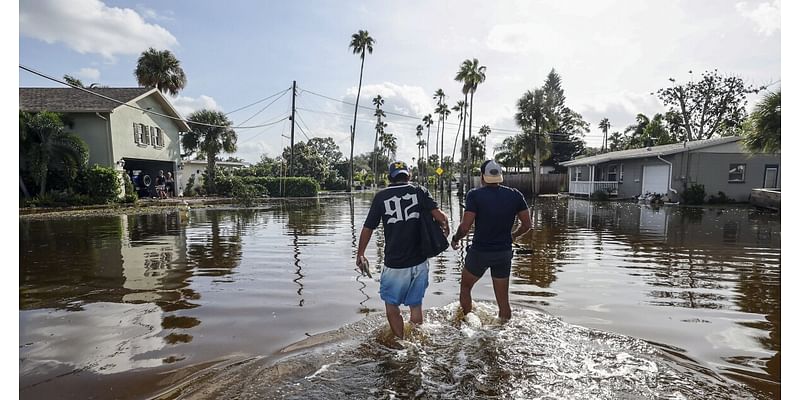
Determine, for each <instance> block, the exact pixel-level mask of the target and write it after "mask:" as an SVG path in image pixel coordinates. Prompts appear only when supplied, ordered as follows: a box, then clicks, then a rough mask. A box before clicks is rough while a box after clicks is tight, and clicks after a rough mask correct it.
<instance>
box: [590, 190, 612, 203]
mask: <svg viewBox="0 0 800 400" xmlns="http://www.w3.org/2000/svg"><path fill="white" fill-rule="evenodd" d="M589 199H590V200H592V201H608V192H607V191H605V190H595V191H594V193H592V195H591V196H589Z"/></svg>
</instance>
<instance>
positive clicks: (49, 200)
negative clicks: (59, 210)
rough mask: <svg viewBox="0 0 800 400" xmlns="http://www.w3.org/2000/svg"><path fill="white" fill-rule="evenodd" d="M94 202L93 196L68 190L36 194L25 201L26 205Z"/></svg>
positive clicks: (64, 204) (66, 205)
mask: <svg viewBox="0 0 800 400" xmlns="http://www.w3.org/2000/svg"><path fill="white" fill-rule="evenodd" d="M90 204H94V201H93V199H92V198H91V197H89V196H88V195H85V194H80V193H74V192H71V191H69V190H66V191H58V192H56V191H52V192H47V193H45V194H44V195H40V196H34V197H33V198H31V199H30V200H27V201H25V202H24V203H23V206H25V207H72V206H86V205H90Z"/></svg>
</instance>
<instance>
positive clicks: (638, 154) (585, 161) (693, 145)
mask: <svg viewBox="0 0 800 400" xmlns="http://www.w3.org/2000/svg"><path fill="white" fill-rule="evenodd" d="M741 139H742V138H741V137H740V136H728V137H720V138H714V139H706V140H695V141H691V142H681V143H673V144H665V145H661V146H653V147H646V148H642V149H630V150H620V151H613V152H611V153H603V154H598V155H596V156H591V157H584V158H578V159H575V160H570V161H565V162H562V163H560V164H561V165H562V166H565V167H574V166H578V165H595V164H602V163H604V162H609V161H615V160H627V159H631V158H645V157H656V156H659V155H661V156H666V155H669V154H675V153H680V152H683V151H686V150H689V151H691V150H697V149H703V148H706V147H711V146H717V145H720V144H725V143H731V142H736V141H739V140H741Z"/></svg>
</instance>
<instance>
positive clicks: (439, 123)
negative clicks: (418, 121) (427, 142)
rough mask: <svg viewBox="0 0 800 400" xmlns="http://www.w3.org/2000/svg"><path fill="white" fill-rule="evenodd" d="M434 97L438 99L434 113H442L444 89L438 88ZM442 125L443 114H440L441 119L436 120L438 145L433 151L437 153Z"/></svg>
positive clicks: (436, 142) (436, 141)
mask: <svg viewBox="0 0 800 400" xmlns="http://www.w3.org/2000/svg"><path fill="white" fill-rule="evenodd" d="M433 98H434V99H436V108H435V109H434V110H433V112H434V114H440V113H439V107H440V106H441V105H442V102H443V101H444V98H445V94H444V90H442V88H439V89H436V92H434V93H433ZM441 126H442V116H441V114H440V115H439V119H437V120H436V140H435V142H434V143H435V144H436V146H434V151H433V152H434V153H436V154H439V130H440V129H441Z"/></svg>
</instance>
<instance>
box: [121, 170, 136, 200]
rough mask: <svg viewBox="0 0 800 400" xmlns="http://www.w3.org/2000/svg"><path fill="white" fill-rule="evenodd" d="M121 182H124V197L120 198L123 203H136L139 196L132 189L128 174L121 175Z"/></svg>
mask: <svg viewBox="0 0 800 400" xmlns="http://www.w3.org/2000/svg"><path fill="white" fill-rule="evenodd" d="M122 180H123V181H124V182H125V197H123V198H122V202H123V203H136V202H137V201H138V200H139V195H138V194H137V193H136V190H135V189H134V188H133V182H131V177H130V176H128V174H122Z"/></svg>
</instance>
